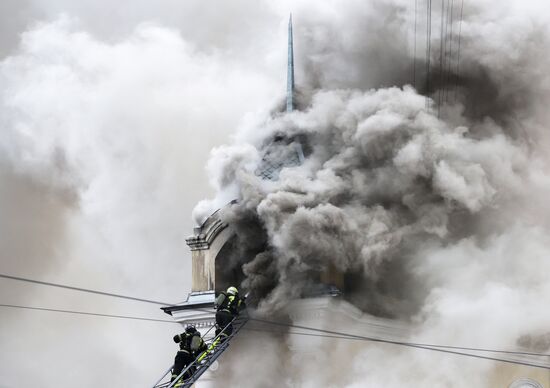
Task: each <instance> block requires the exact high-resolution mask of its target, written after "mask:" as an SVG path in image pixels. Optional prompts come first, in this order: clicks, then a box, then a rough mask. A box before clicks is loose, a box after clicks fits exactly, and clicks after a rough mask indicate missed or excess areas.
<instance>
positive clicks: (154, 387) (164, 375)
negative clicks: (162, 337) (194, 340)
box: [152, 324, 216, 388]
mask: <svg viewBox="0 0 550 388" xmlns="http://www.w3.org/2000/svg"><path fill="white" fill-rule="evenodd" d="M215 327H216V325H215V324H214V325H212V326H210V328H209V329H208V330H207V331H206V333H204V335H203V336H202V337H205V336H206V335H208V333H210V331H212V329H213V328H215ZM173 367H174V364H172V366H171V367H170V368H168V370H167V371H166V372H164V374H163V375H162V377H161V378H160V379H158V380H157V382H156V383H155V384H153V387H152V388H162V387H164V386H165V385H166V384H167V383H164V384H160V382H161V381H162V380H163V379H164V378H165V377H166V375H168V374H169V373H170V371H171V370H172V368H173Z"/></svg>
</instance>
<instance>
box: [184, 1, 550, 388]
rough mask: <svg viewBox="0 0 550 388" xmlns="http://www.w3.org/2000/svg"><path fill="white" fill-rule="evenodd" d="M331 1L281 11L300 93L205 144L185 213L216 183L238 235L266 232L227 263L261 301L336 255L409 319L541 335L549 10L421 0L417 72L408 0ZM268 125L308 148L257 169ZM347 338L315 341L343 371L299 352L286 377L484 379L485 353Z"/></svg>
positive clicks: (288, 289)
mask: <svg viewBox="0 0 550 388" xmlns="http://www.w3.org/2000/svg"><path fill="white" fill-rule="evenodd" d="M310 5H311V4H310ZM422 6H423V7H425V4H422ZM336 7H337V5H335V4H330V5H326V4H325V5H324V6H322V7H320V9H315V10H313V9H314V8H315V7H313V6H312V8H308V7H307V6H305V5H304V8H303V9H302V11H303V14H301V13H300V12H296V15H295V16H294V20H299V22H297V23H296V26H295V39H296V40H297V43H296V44H295V48H296V50H297V52H299V53H300V54H299V57H300V58H302V60H301V61H298V60H297V61H296V62H297V65H301V66H302V67H301V69H300V71H299V72H298V73H301V74H302V78H301V79H300V77H298V80H299V82H298V84H300V82H302V84H301V85H300V101H301V106H300V109H299V110H298V111H294V112H292V113H288V114H284V113H280V112H279V110H278V106H279V105H277V104H275V105H276V107H275V108H274V109H273V112H272V114H270V115H269V117H266V118H265V120H264V121H263V122H259V123H258V124H256V126H245V127H243V128H242V129H241V130H240V133H239V134H238V135H237V137H236V139H237V140H236V142H235V143H234V144H232V145H230V146H224V147H222V148H219V149H217V150H215V151H214V152H213V154H212V158H211V161H210V163H209V167H210V170H211V172H212V177H213V180H214V183H215V185H216V188H217V190H218V192H219V195H218V197H217V198H216V199H214V200H213V202H209V201H203V202H202V203H201V204H199V206H198V207H197V208H196V210H195V216H196V220H197V222H198V223H200V222H202V220H203V219H204V217H206V216H207V215H208V214H209V212H211V211H212V210H213V209H214V208H216V207H219V206H220V204H221V203H223V202H224V201H225V203H227V199H228V198H227V197H228V195H232V196H234V198H238V202H237V203H234V204H231V205H229V206H227V207H226V208H225V210H224V214H223V217H224V218H225V220H226V221H228V222H229V223H230V224H233V225H234V227H235V229H236V232H237V238H238V240H239V242H240V244H246V243H247V241H248V242H249V241H251V240H257V235H258V233H260V234H261V235H262V236H263V237H262V239H263V240H265V242H264V243H263V245H262V246H261V247H256V248H257V251H256V252H255V254H253V255H248V256H247V255H243V256H242V257H241V261H240V262H238V263H237V264H236V265H237V266H239V267H241V268H242V271H243V273H244V277H245V280H244V281H243V283H242V285H241V286H243V287H244V288H246V289H248V290H249V291H251V293H252V295H253V297H254V302H255V303H257V304H258V310H259V311H260V312H263V313H266V314H269V313H275V312H277V311H280V309H282V308H284V306H286V305H287V303H288V302H289V301H291V300H293V299H296V298H299V297H301V296H304V295H307V294H308V293H310V292H311V290H312V289H314V287H315V286H316V284H318V283H319V281H320V280H319V279H320V274H322V273H326V272H327V271H331V270H333V269H336V270H338V271H339V272H341V273H345V274H346V290H345V291H346V297H347V298H348V299H349V300H350V301H351V302H352V303H353V304H355V305H356V306H357V307H359V308H360V309H361V310H363V311H364V312H366V313H369V314H373V315H376V316H381V317H392V318H398V319H399V320H401V321H404V322H408V323H409V324H410V325H411V326H414V327H415V328H416V330H415V332H414V337H415V338H416V339H419V340H421V341H432V342H438V343H451V342H452V343H456V344H458V343H462V344H465V343H468V344H476V343H483V344H487V346H494V347H499V348H506V347H508V348H513V347H516V346H518V344H519V343H521V342H522V341H523V342H522V343H524V344H525V343H530V346H535V343H536V344H538V346H539V348H541V346H542V347H543V348H545V350H547V345H544V343H547V341H546V342H545V341H544V338H545V337H544V336H545V334H546V333H547V327H548V325H549V324H550V314H549V313H548V309H546V308H544V301H545V300H546V299H547V298H548V296H549V295H550V288H549V286H548V282H547V281H546V276H545V273H547V271H548V269H550V261H549V259H548V258H549V257H550V245H549V243H550V241H549V240H548V237H547V236H548V232H549V230H548V228H549V226H550V225H548V221H547V219H548V206H547V204H546V200H545V198H546V197H547V193H548V189H549V188H550V187H549V186H548V184H549V182H550V181H549V175H548V157H547V156H546V149H547V148H548V146H549V145H550V144H549V143H548V142H549V139H548V135H547V131H546V128H547V122H548V114H547V109H546V106H547V104H548V102H549V97H550V94H549V85H550V84H549V81H550V79H549V77H548V75H547V71H546V69H548V65H550V56H549V55H548V53H547V47H549V43H550V41H549V38H550V35H549V30H548V27H547V25H548V23H547V22H548V15H547V13H545V12H544V11H541V8H540V7H538V6H537V5H535V4H531V5H530V6H529V7H523V5H522V6H520V5H519V4H516V3H515V2H506V3H504V4H503V3H502V2H498V3H496V2H494V1H483V2H475V3H474V2H465V3H464V12H463V20H462V21H460V20H459V19H458V17H457V16H456V15H457V14H459V13H460V11H459V9H460V8H458V9H454V12H455V19H454V20H453V22H452V23H451V22H450V21H448V22H445V23H448V24H445V23H444V24H443V25H442V24H441V23H440V22H439V20H440V17H441V9H440V8H435V6H434V10H433V15H432V18H433V21H432V23H433V26H432V29H433V31H436V33H434V35H433V36H432V42H431V48H430V50H431V57H430V62H431V72H432V75H431V76H430V78H428V77H427V75H426V74H425V73H423V71H424V70H425V68H426V58H425V57H424V56H423V53H424V52H425V49H426V47H425V46H424V47H422V45H421V44H419V47H418V48H417V57H416V58H414V59H413V58H412V56H411V50H410V49H409V50H407V47H410V45H408V42H409V43H410V40H411V35H412V39H413V40H414V39H416V40H417V41H418V42H425V39H426V37H425V35H423V34H420V33H419V36H420V37H418V36H414V34H412V32H411V28H412V27H411V26H412V25H414V24H413V23H414V5H413V6H411V5H410V4H407V3H406V2H400V1H396V2H387V1H386V2H377V1H375V2H371V3H370V5H369V6H365V7H363V5H362V3H361V4H359V2H353V1H349V2H346V7H342V9H340V8H338V11H339V12H338V13H337V16H334V15H335V13H336ZM306 9H307V12H306ZM331 11H334V13H332V12H331ZM424 11H425V9H424ZM418 12H421V11H418ZM446 12H448V11H446ZM329 15H330V16H329ZM422 15H425V14H422ZM333 16H334V17H333ZM418 17H419V18H420V16H418ZM446 17H447V16H446ZM444 20H446V21H447V20H448V19H444ZM418 23H419V26H418V31H425V27H426V24H425V23H426V21H425V20H421V19H420V20H419V22H418ZM441 29H443V32H441V36H440V35H439V33H440V32H439V31H440V30H441ZM451 29H452V31H454V35H453V36H452V37H451V35H450V31H451ZM458 31H460V57H459V53H458V51H457V48H458V45H459V38H458ZM421 39H424V41H422V40H421ZM441 39H442V40H441ZM449 42H450V43H449ZM450 47H451V48H450ZM377 53H381V54H380V55H377ZM413 61H416V65H413ZM413 66H415V67H416V72H418V73H417V74H418V77H417V78H416V79H415V80H414V81H415V82H414V81H413V79H412V71H413ZM414 84H415V85H414ZM411 85H412V86H411ZM258 133H260V134H262V136H260V135H258ZM274 137H278V138H281V137H284V138H286V139H291V140H294V141H300V142H301V143H302V145H303V147H304V150H306V158H305V161H304V163H303V164H301V165H300V166H297V167H287V168H284V169H283V170H282V171H281V173H280V175H279V178H278V179H277V180H264V179H262V178H261V177H260V176H259V174H258V169H261V160H262V158H263V157H264V155H265V154H266V152H267V149H268V147H269V144H271V143H270V139H273V138H274ZM228 193H230V194H228ZM243 220H248V222H246V225H247V226H246V228H243V227H241V226H242V224H243V222H241V221H243ZM251 220H253V222H252V224H251ZM251 225H252V226H253V227H251ZM263 240H262V241H263ZM526 317H529V318H528V319H526ZM474 328H475V330H474ZM450 333H452V335H451V334H450ZM290 338H291V337H289V339H288V341H289V343H292V341H293V340H292V339H290ZM537 338H538V340H537ZM520 339H523V340H520ZM529 341H531V342H529ZM333 342H334V341H333ZM333 345H334V344H333ZM322 346H330V345H328V344H327V343H325V344H324V345H319V347H317V348H316V349H317V350H318V351H319V352H321V353H322V350H321V349H322V348H323V347H322ZM334 347H336V345H334ZM350 349H351V348H349V347H345V346H342V347H341V351H342V353H339V350H338V349H336V350H334V352H335V354H333V355H332V356H333V357H334V358H332V357H331V358H330V360H333V359H338V354H340V355H341V356H342V357H343V358H346V359H348V361H349V362H350V363H351V365H352V371H351V372H350V376H348V378H349V381H342V380H338V379H336V377H335V376H332V377H330V376H329V375H330V373H332V372H334V370H333V369H332V368H328V370H327V371H325V372H320V371H318V373H317V374H315V373H314V372H313V370H310V371H309V372H308V365H309V366H312V365H314V363H313V362H309V361H305V362H304V364H300V367H299V368H298V371H297V372H296V374H295V375H293V376H294V379H295V380H294V381H293V383H299V385H300V386H312V387H313V386H320V385H325V386H327V384H328V385H330V386H350V387H352V386H363V387H364V386H369V387H380V386H384V387H393V386H396V387H397V386H403V385H405V386H407V385H409V386H410V384H409V378H410V377H411V376H414V378H415V379H418V381H419V383H418V384H415V386H453V387H454V386H465V387H466V386H468V387H470V386H476V387H482V386H488V385H487V384H489V379H490V374H491V367H490V366H488V365H487V364H480V363H479V362H475V361H461V360H460V361H457V360H456V359H448V358H442V359H441V360H438V358H437V357H438V356H434V355H429V354H428V355H426V354H423V355H420V354H417V353H414V352H412V351H402V352H400V351H398V350H395V349H386V348H383V347H382V348H380V347H371V348H370V349H369V350H366V351H359V352H357V353H356V354H355V355H354V356H353V357H350V356H349V353H350V352H351V350H350ZM346 351H347V352H348V353H347V354H346ZM283 354H284V355H282V356H281V357H288V358H290V359H291V357H290V355H289V354H287V353H283ZM350 358H351V360H350ZM328 360H329V358H323V357H322V356H319V358H316V359H315V362H316V363H317V364H318V363H322V364H323V363H327V362H330V361H328ZM294 362H297V361H292V360H289V361H288V363H289V366H288V367H289V368H292V367H293V366H296V365H297V364H294ZM434 363H436V364H437V367H435V368H434V366H433V364H434ZM337 364H338V363H337ZM392 368H395V370H394V371H392V372H391V374H392V376H391V378H389V377H388V376H387V371H388V370H389V369H392ZM464 370H467V371H468V373H464ZM383 371H385V372H383ZM460 371H462V372H460ZM319 376H321V377H319ZM338 378H342V375H341V374H340V375H338ZM291 379H292V378H291ZM327 382H328V383H327ZM251 384H252V385H250V386H253V383H251ZM291 385H292V384H291Z"/></svg>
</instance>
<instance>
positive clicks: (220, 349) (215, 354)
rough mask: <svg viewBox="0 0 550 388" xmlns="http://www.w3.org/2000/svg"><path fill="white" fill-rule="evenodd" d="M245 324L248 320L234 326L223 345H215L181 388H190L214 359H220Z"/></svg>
mask: <svg viewBox="0 0 550 388" xmlns="http://www.w3.org/2000/svg"><path fill="white" fill-rule="evenodd" d="M237 318H240V317H238V316H237V317H235V318H234V319H233V321H235V320H237ZM233 321H231V322H233ZM246 322H248V318H245V319H243V320H242V322H241V323H240V324H239V325H238V326H237V325H236V326H235V330H234V331H233V333H231V335H230V336H229V337H227V339H226V340H225V341H224V342H223V343H221V344H220V345H217V346H216V348H215V349H214V351H213V352H212V353H211V354H210V355H208V356H206V357H205V358H204V362H203V363H201V364H199V367H198V368H197V370H196V371H195V373H193V375H192V376H191V377H190V378H189V379H188V380H186V381H185V383H184V385H183V386H182V388H189V387H191V386H192V385H193V384H194V383H195V382H196V381H197V380H198V379H199V378H200V377H201V376H202V374H203V373H205V372H206V371H207V370H208V368H209V367H210V365H212V364H213V363H214V361H216V359H217V358H218V357H220V356H221V355H222V353H223V352H224V351H225V350H226V349H227V348H228V347H229V342H230V341H231V340H232V339H233V337H235V336H236V335H237V333H238V332H239V331H240V329H241V328H242V327H243V326H244V325H245V324H246ZM228 326H229V325H228Z"/></svg>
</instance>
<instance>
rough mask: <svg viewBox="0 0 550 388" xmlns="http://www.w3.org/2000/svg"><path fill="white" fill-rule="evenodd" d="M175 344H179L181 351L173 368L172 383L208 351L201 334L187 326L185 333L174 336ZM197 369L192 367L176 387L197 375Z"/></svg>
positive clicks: (192, 327)
mask: <svg viewBox="0 0 550 388" xmlns="http://www.w3.org/2000/svg"><path fill="white" fill-rule="evenodd" d="M174 342H175V343H177V344H179V346H180V350H179V351H178V353H177V354H176V358H175V359H174V367H173V368H172V378H171V379H170V381H174V380H175V379H176V377H178V376H179V374H180V373H181V372H182V371H183V370H184V369H185V368H187V367H188V366H189V365H191V364H192V363H193V361H195V359H196V358H197V356H198V355H199V354H200V353H202V352H203V351H205V350H206V344H205V343H204V340H203V339H202V338H201V334H200V333H199V332H198V331H197V329H195V327H194V326H187V328H186V329H185V331H184V332H183V333H181V334H176V335H175V336H174ZM195 369H196V366H195V365H193V366H192V367H190V368H189V369H188V370H187V371H186V372H185V374H184V375H183V376H182V378H181V379H180V381H178V382H177V383H176V384H175V385H174V387H178V386H179V385H180V384H183V381H184V380H185V379H188V378H189V377H191V376H192V375H193V373H195Z"/></svg>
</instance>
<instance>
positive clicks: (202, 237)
mask: <svg viewBox="0 0 550 388" xmlns="http://www.w3.org/2000/svg"><path fill="white" fill-rule="evenodd" d="M227 227H228V224H227V223H225V222H223V221H222V220H220V217H219V210H217V211H216V212H215V213H214V214H212V215H211V216H210V217H208V218H207V219H206V221H204V223H203V224H202V225H201V226H200V227H198V228H196V229H195V235H194V236H191V237H189V238H187V239H186V240H185V242H186V243H187V245H189V248H190V249H191V250H192V251H197V250H205V249H208V248H210V245H211V244H212V242H213V241H214V239H215V238H216V236H218V235H219V234H220V233H221V232H222V231H223V230H224V229H225V228H227Z"/></svg>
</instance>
